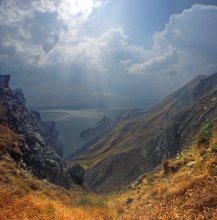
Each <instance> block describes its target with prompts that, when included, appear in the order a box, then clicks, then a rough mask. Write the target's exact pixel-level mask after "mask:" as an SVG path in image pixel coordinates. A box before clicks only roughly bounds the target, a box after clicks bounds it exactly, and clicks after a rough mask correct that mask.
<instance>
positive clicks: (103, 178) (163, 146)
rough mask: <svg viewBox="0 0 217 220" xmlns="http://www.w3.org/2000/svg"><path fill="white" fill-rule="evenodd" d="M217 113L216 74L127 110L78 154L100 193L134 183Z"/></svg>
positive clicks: (90, 181) (184, 142)
mask: <svg viewBox="0 0 217 220" xmlns="http://www.w3.org/2000/svg"><path fill="white" fill-rule="evenodd" d="M216 117H217V73H216V74H213V75H210V76H205V75H201V76H198V77H196V78H195V79H193V80H192V81H191V82H189V83H188V84H187V85H185V86H184V87H183V88H181V89H179V90H178V91H176V92H174V93H172V94H171V95H169V96H168V97H166V98H165V99H164V100H162V102H160V103H159V104H158V105H156V106H154V107H152V108H151V109H150V110H148V111H136V112H128V113H126V114H123V115H122V116H121V117H120V118H119V121H118V123H117V124H116V125H115V126H114V128H113V129H112V130H110V131H108V132H106V133H104V134H103V135H102V136H100V137H98V138H96V139H95V140H94V141H91V142H90V143H89V145H88V146H85V148H83V150H80V151H78V152H77V153H75V154H74V155H73V158H72V160H73V163H75V162H76V163H80V164H82V165H84V166H85V167H86V176H85V178H86V181H87V183H88V185H89V186H90V187H91V188H92V189H93V190H95V191H97V192H110V191H115V190H118V189H119V188H120V187H123V186H126V185H129V184H130V183H132V182H133V181H134V180H136V179H137V178H138V177H139V176H140V175H142V174H144V173H145V172H148V171H151V170H153V169H154V168H155V167H156V166H158V165H159V164H160V163H161V162H162V161H164V160H165V159H167V158H170V157H173V156H174V155H176V154H177V153H178V152H179V151H181V150H182V149H183V148H184V147H185V146H186V145H189V144H190V143H191V142H192V141H193V140H194V139H195V136H196V135H197V134H198V132H199V130H200V128H201V126H202V125H203V124H205V123H207V122H209V121H212V120H213V119H215V118H216Z"/></svg>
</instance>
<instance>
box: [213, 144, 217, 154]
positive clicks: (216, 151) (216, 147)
mask: <svg viewBox="0 0 217 220" xmlns="http://www.w3.org/2000/svg"><path fill="white" fill-rule="evenodd" d="M212 152H214V153H217V144H214V145H212Z"/></svg>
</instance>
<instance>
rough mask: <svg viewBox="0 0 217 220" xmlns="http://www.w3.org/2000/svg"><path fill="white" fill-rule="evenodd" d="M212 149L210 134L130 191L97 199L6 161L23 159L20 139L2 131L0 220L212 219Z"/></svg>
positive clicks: (215, 140)
mask: <svg viewBox="0 0 217 220" xmlns="http://www.w3.org/2000/svg"><path fill="white" fill-rule="evenodd" d="M205 137H206V136H205ZM216 146H217V129H214V132H213V133H212V136H211V135H210V136H209V140H208V141H207V140H206V141H200V143H198V142H197V143H195V144H194V145H193V146H192V147H191V148H190V149H186V150H184V151H183V152H182V153H180V154H179V155H177V158H176V159H171V160H169V161H167V162H166V163H164V165H163V166H160V167H158V168H157V169H156V170H155V171H154V172H152V173H150V174H145V175H144V176H143V177H142V178H140V180H139V181H137V182H136V183H135V184H133V185H132V187H131V188H129V189H128V190H125V191H123V192H120V193H119V194H114V195H101V196H100V195H95V194H93V193H88V192H85V191H84V190H83V189H81V188H79V187H73V188H71V189H70V190H65V189H64V188H61V187H58V186H55V185H53V184H50V183H48V182H46V181H45V180H44V181H42V180H38V179H37V178H35V177H34V176H32V175H31V173H30V172H28V171H25V170H24V169H22V168H21V167H20V165H19V164H17V163H16V162H15V160H14V159H12V158H11V156H10V155H11V152H12V154H13V155H15V158H17V157H18V156H19V155H20V154H21V150H20V148H21V147H22V137H21V136H18V135H17V134H15V133H13V132H12V131H11V130H10V129H8V128H6V127H3V126H0V219H1V220H50V219H52V220H75V219H76V220H101V219H102V220H113V219H120V220H139V219H141V220H158V219H161V220H169V219H171V220H176V219H177V220H178V219H180V220H181V219H183V220H184V219H185V220H186V219H189V220H191V219H192V220H194V219H215V217H216V216H217V151H216ZM8 149H9V150H8Z"/></svg>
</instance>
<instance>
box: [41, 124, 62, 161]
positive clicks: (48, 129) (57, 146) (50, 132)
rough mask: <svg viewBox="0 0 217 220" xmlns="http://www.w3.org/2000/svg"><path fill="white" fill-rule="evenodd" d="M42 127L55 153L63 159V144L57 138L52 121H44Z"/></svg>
mask: <svg viewBox="0 0 217 220" xmlns="http://www.w3.org/2000/svg"><path fill="white" fill-rule="evenodd" d="M43 127H44V130H45V133H46V135H47V137H48V138H49V142H51V143H52V145H53V146H54V150H55V152H56V153H57V154H58V155H59V156H60V157H63V144H62V142H61V141H60V140H59V138H58V131H57V130H56V124H55V122H54V121H46V122H43Z"/></svg>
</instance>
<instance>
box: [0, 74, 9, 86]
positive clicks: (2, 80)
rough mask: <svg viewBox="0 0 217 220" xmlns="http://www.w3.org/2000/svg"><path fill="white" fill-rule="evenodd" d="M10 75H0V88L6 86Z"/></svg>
mask: <svg viewBox="0 0 217 220" xmlns="http://www.w3.org/2000/svg"><path fill="white" fill-rule="evenodd" d="M9 80H10V75H0V88H8V86H9Z"/></svg>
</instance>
